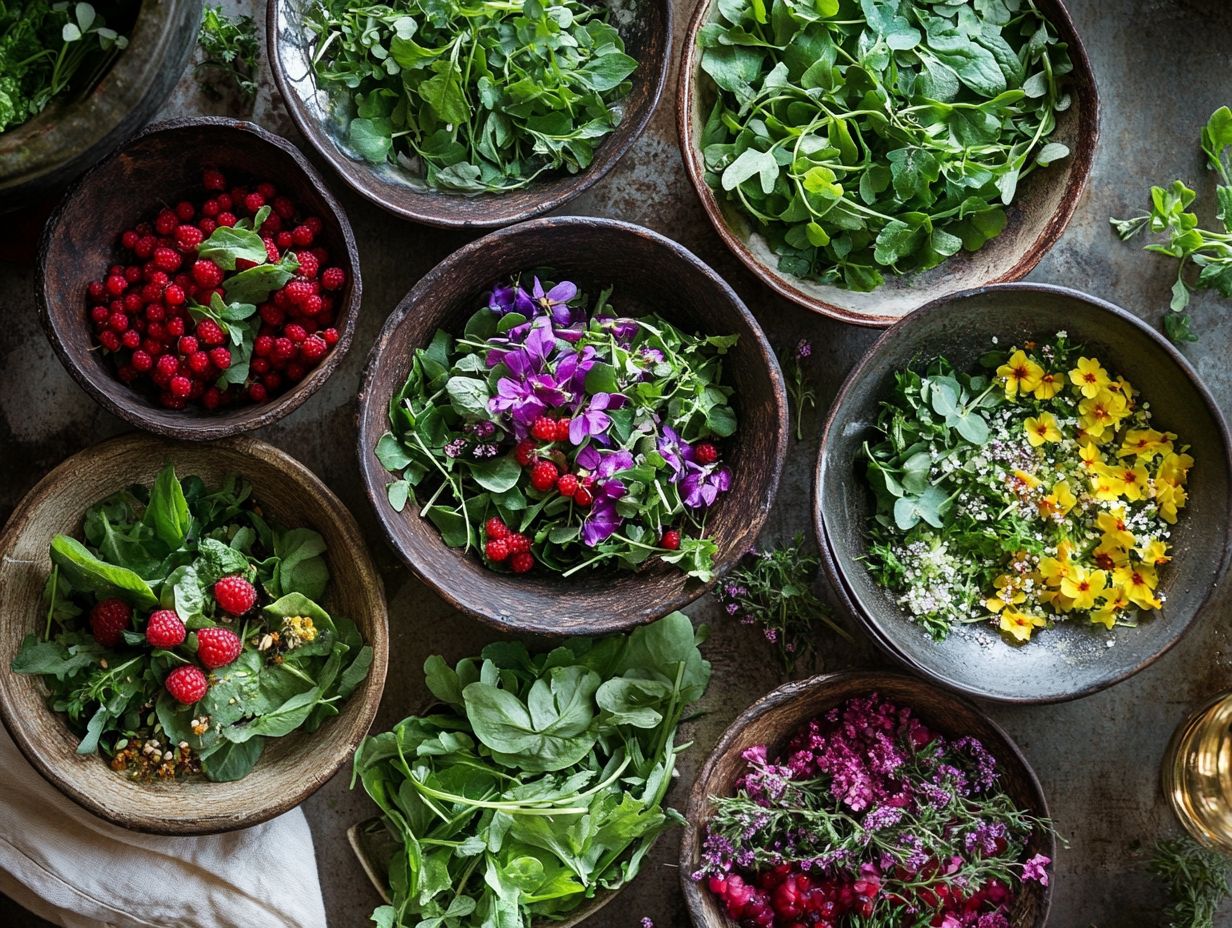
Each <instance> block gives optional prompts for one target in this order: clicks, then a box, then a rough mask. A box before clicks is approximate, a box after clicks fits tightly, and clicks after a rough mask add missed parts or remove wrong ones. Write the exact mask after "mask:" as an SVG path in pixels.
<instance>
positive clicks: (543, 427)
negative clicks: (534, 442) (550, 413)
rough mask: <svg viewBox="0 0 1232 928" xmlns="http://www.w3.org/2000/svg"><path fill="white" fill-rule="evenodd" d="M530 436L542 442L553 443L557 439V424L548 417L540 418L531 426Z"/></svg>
mask: <svg viewBox="0 0 1232 928" xmlns="http://www.w3.org/2000/svg"><path fill="white" fill-rule="evenodd" d="M530 434H531V435H532V436H534V437H535V438H537V439H539V440H540V441H552V440H553V439H555V438H556V423H555V422H554V421H552V420H551V419H549V418H548V417H547V416H540V417H539V418H538V419H536V420H535V421H534V423H533V424H532V425H531V427H530Z"/></svg>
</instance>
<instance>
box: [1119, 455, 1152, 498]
mask: <svg viewBox="0 0 1232 928" xmlns="http://www.w3.org/2000/svg"><path fill="white" fill-rule="evenodd" d="M1113 473H1114V474H1115V475H1116V477H1117V479H1118V480H1119V481H1120V483H1121V495H1122V496H1124V497H1125V498H1126V499H1130V500H1139V499H1142V497H1144V496H1146V495H1147V491H1148V490H1149V489H1150V479H1151V478H1150V475H1149V474H1148V473H1147V472H1146V468H1145V467H1143V466H1142V465H1141V464H1136V465H1134V466H1133V467H1129V466H1123V467H1120V468H1118V469H1116V470H1114V471H1113Z"/></svg>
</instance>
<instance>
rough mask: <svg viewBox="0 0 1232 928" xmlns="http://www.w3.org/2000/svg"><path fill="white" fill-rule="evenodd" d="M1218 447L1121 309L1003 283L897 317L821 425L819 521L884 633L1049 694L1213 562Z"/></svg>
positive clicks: (893, 644)
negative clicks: (899, 320) (822, 426)
mask: <svg viewBox="0 0 1232 928" xmlns="http://www.w3.org/2000/svg"><path fill="white" fill-rule="evenodd" d="M1230 485H1232V456H1230V451H1229V438H1228V431H1227V427H1226V425H1225V423H1224V420H1223V417H1222V415H1221V414H1220V412H1219V409H1218V408H1217V406H1216V405H1215V403H1214V400H1213V399H1212V398H1211V395H1210V393H1209V392H1208V391H1207V389H1206V387H1205V386H1204V385H1203V384H1202V382H1201V380H1200V379H1199V378H1198V376H1197V375H1196V374H1195V373H1194V371H1193V369H1192V368H1190V366H1189V365H1188V363H1187V362H1186V361H1185V360H1184V359H1183V358H1182V357H1181V355H1180V354H1179V353H1178V352H1177V351H1176V350H1175V348H1173V347H1172V346H1171V345H1170V344H1169V343H1168V342H1167V341H1166V340H1165V339H1164V338H1163V337H1162V336H1160V335H1159V334H1158V333H1156V332H1155V331H1153V330H1152V329H1150V328H1149V327H1148V326H1146V325H1145V324H1144V323H1143V322H1141V321H1140V320H1139V319H1137V318H1136V317H1134V316H1131V315H1130V314H1129V313H1127V312H1125V311H1124V310H1122V309H1120V308H1118V307H1115V306H1113V305H1111V304H1109V303H1106V302H1104V301H1102V300H1098V299H1095V298H1094V297H1090V296H1086V295H1084V294H1081V293H1078V292H1076V291H1073V290H1068V289H1065V288H1061V287H1054V286H1046V285H1041V284H1021V283H1020V284H1001V285H997V286H993V287H987V288H983V289H979V290H971V291H967V292H966V293H962V294H958V295H956V296H954V297H950V298H948V299H945V300H940V301H937V302H935V303H932V304H929V305H927V306H925V307H923V308H922V309H920V310H919V311H917V312H916V313H913V314H912V315H911V316H910V317H908V318H907V319H905V320H903V321H902V322H900V323H898V324H897V325H895V326H894V327H893V328H891V329H889V330H888V331H887V332H886V333H885V334H884V335H883V336H882V337H881V338H880V339H879V340H878V341H877V343H876V344H875V345H874V346H873V347H872V348H871V349H870V351H869V353H868V354H867V355H866V356H865V358H864V360H863V361H861V363H860V364H859V365H857V367H856V368H855V370H854V371H853V372H852V373H851V375H850V376H849V378H848V379H847V381H846V383H845V384H844V386H843V388H842V390H841V391H840V393H839V395H838V398H837V399H836V400H835V403H834V405H833V407H832V408H831V412H830V414H829V417H828V419H827V421H826V425H825V429H824V432H823V437H822V445H821V451H820V456H819V459H818V469H817V482H816V484H815V491H814V492H815V499H814V514H815V515H814V518H815V525H816V529H817V535H818V540H819V543H820V545H821V548H822V554H823V563H824V565H825V569H826V572H827V574H828V576H829V577H830V579H831V582H832V583H833V585H834V587H835V588H836V589H837V590H838V591H839V593H840V594H841V595H842V596H843V597H845V598H846V600H847V601H848V602H849V603H850V605H851V608H852V610H853V611H854V612H855V614H856V615H857V616H858V617H859V618H860V619H861V620H862V621H863V622H864V624H865V625H866V626H867V627H868V629H869V631H870V633H871V634H872V635H873V637H874V638H875V639H876V640H877V642H878V643H879V644H880V645H881V646H882V647H883V648H885V649H886V650H887V651H888V652H889V653H890V654H892V655H893V656H895V657H897V658H898V659H899V660H901V661H903V662H904V663H906V664H908V665H909V666H910V667H911V668H912V669H914V670H916V671H918V672H920V673H923V674H925V675H927V676H929V677H931V678H933V679H934V680H936V681H938V682H940V683H942V684H944V685H946V686H949V687H952V688H954V689H958V690H962V691H964V692H966V693H970V694H972V695H976V696H980V697H982V698H986V699H993V700H998V701H1003V702H1019V703H1025V702H1058V701H1062V700H1067V699H1074V698H1077V697H1079V696H1084V695H1087V694H1089V693H1093V692H1095V691H1097V690H1100V689H1103V688H1105V687H1108V686H1111V685H1112V684H1114V683H1116V682H1118V681H1120V680H1123V679H1125V678H1126V677H1128V676H1130V675H1131V674H1134V673H1136V672H1138V671H1139V670H1142V669H1143V668H1145V667H1147V666H1148V665H1149V664H1151V663H1152V662H1153V661H1155V660H1156V659H1158V658H1159V657H1160V656H1161V655H1162V654H1164V653H1165V652H1166V651H1167V650H1168V649H1169V648H1171V647H1172V646H1173V645H1175V644H1176V643H1177V642H1178V641H1179V640H1180V639H1181V637H1182V636H1183V635H1184V634H1185V633H1186V631H1187V630H1188V629H1189V628H1190V627H1191V626H1192V625H1193V623H1194V622H1195V621H1196V620H1197V619H1198V616H1199V615H1200V614H1201V612H1202V610H1203V608H1204V607H1205V605H1206V603H1207V601H1208V599H1209V597H1210V595H1211V592H1212V590H1213V589H1214V588H1215V586H1216V585H1217V584H1218V582H1219V580H1220V578H1221V577H1222V576H1223V574H1224V573H1225V571H1226V568H1227V563H1228V556H1229V555H1228V540H1229V527H1228V525H1229V523H1228V518H1227V514H1228V512H1229V508H1230V507H1232V494H1230V491H1229V487H1230Z"/></svg>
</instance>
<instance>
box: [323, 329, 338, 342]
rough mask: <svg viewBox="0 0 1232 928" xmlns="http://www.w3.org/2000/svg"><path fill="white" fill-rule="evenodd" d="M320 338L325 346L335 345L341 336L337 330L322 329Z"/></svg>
mask: <svg viewBox="0 0 1232 928" xmlns="http://www.w3.org/2000/svg"><path fill="white" fill-rule="evenodd" d="M321 337H322V338H323V339H325V344H327V345H336V344H338V339H339V338H340V337H341V336H339V334H338V330H337V329H322V330H321Z"/></svg>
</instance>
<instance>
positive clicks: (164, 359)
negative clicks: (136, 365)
mask: <svg viewBox="0 0 1232 928" xmlns="http://www.w3.org/2000/svg"><path fill="white" fill-rule="evenodd" d="M178 366H179V362H178V361H177V360H176V359H175V355H173V354H164V355H159V357H158V362H157V370H158V373H159V374H161V375H162V376H163V377H164V378H170V377H173V376H174V375H175V371H176V368H177V367H178Z"/></svg>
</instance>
